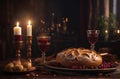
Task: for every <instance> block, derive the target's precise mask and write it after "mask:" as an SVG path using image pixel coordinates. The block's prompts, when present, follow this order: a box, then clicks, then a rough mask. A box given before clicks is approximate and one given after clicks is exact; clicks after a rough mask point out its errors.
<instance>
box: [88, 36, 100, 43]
mask: <svg viewBox="0 0 120 79" xmlns="http://www.w3.org/2000/svg"><path fill="white" fill-rule="evenodd" d="M97 40H98V34H89V35H88V41H89V42H90V43H91V44H95V43H96V42H97Z"/></svg>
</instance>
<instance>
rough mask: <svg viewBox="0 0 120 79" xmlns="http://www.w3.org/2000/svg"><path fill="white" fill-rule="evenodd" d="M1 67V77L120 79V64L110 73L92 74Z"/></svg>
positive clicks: (5, 78)
mask: <svg viewBox="0 0 120 79" xmlns="http://www.w3.org/2000/svg"><path fill="white" fill-rule="evenodd" d="M4 63H5V62H4V61H1V62H0V66H3V67H4ZM1 70H2V69H0V79H81V78H82V79H98V78H100V79H120V66H118V67H117V70H116V71H115V72H113V73H110V74H105V75H101V74H99V75H98V74H97V75H90V74H80V75H77V76H76V75H63V74H56V73H51V72H46V71H45V70H43V69H38V70H35V71H33V72H29V73H21V74H17V73H14V74H11V73H6V72H3V71H1Z"/></svg>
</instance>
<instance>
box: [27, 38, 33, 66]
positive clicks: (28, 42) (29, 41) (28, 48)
mask: <svg viewBox="0 0 120 79" xmlns="http://www.w3.org/2000/svg"><path fill="white" fill-rule="evenodd" d="M31 45H32V36H27V59H28V61H29V62H30V63H31V64H32V61H31V51H32V49H31Z"/></svg>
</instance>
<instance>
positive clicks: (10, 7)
mask: <svg viewBox="0 0 120 79" xmlns="http://www.w3.org/2000/svg"><path fill="white" fill-rule="evenodd" d="M89 8H90V4H89V0H1V2H0V10H1V12H0V17H1V18H0V51H2V57H1V58H2V59H4V58H10V57H13V56H14V55H15V52H14V51H15V50H14V49H13V27H14V26H15V24H16V21H19V22H20V26H21V27H22V28H23V39H24V40H25V39H26V35H25V34H26V28H25V27H26V24H27V21H28V19H31V20H32V25H33V43H34V44H35V45H33V48H34V49H33V50H34V52H33V53H35V54H34V55H35V56H36V55H38V53H36V52H37V50H39V49H38V48H37V44H36V42H35V41H34V40H35V39H36V35H35V34H36V33H35V32H36V29H37V28H38V27H39V26H41V23H40V20H41V19H42V20H45V21H46V22H47V23H48V25H50V22H51V13H52V12H54V13H55V17H56V18H57V19H59V18H62V17H68V18H69V23H68V28H69V29H70V30H73V31H74V32H75V35H76V37H75V38H74V39H76V40H77V41H76V42H75V43H77V44H76V45H77V47H89V46H88V42H87V39H86V29H88V27H87V26H88V16H89V11H90V9H89ZM24 43H25V42H24ZM25 50H26V48H25V47H24V46H23V52H26V51H25ZM23 54H26V53H23Z"/></svg>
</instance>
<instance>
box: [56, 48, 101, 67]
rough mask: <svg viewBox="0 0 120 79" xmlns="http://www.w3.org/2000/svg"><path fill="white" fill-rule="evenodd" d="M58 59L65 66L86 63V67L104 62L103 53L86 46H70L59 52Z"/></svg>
mask: <svg viewBox="0 0 120 79" xmlns="http://www.w3.org/2000/svg"><path fill="white" fill-rule="evenodd" d="M56 61H57V62H59V63H60V64H61V65H63V66H64V67H72V66H73V65H78V66H79V65H84V66H86V67H91V66H98V65H100V64H101V63H102V57H101V55H99V54H97V52H95V51H91V50H88V49H85V48H69V49H66V50H63V51H62V52H60V53H58V54H57V56H56Z"/></svg>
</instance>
